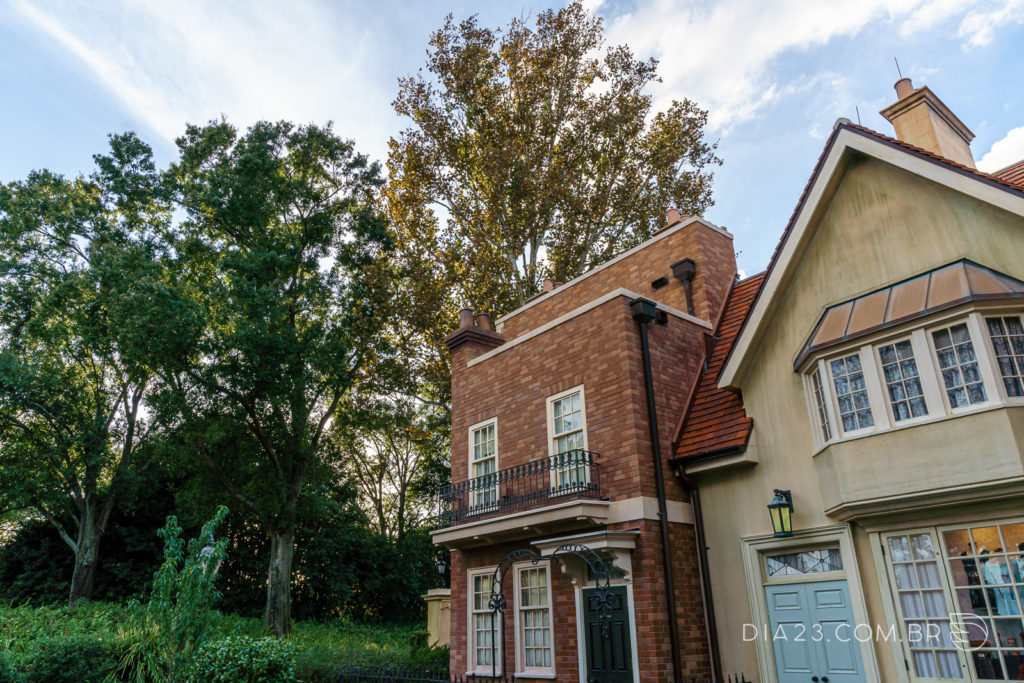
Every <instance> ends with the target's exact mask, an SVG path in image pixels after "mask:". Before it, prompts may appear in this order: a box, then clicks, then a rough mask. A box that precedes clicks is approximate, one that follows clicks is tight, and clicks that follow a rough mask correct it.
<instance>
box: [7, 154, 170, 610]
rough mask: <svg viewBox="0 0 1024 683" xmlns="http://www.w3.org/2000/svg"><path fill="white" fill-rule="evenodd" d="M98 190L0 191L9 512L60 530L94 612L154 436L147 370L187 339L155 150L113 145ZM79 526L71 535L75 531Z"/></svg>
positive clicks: (50, 178) (30, 181) (56, 179)
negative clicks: (106, 543)
mask: <svg viewBox="0 0 1024 683" xmlns="http://www.w3.org/2000/svg"><path fill="white" fill-rule="evenodd" d="M95 160H96V164H97V171H96V172H95V173H94V174H93V175H92V176H91V177H90V178H88V179H86V178H76V179H74V180H67V179H65V178H63V177H61V176H57V175H54V174H52V173H49V172H46V171H41V172H34V173H32V174H30V175H29V177H28V178H27V179H26V180H25V181H23V182H16V183H12V184H10V185H7V186H3V187H0V509H2V508H6V509H20V510H28V511H31V512H32V513H33V514H36V515H39V516H41V517H43V518H45V519H46V520H47V521H49V522H50V523H51V524H52V525H53V526H54V527H55V528H56V529H57V531H58V532H59V534H60V537H61V538H62V539H63V540H64V542H65V543H66V544H67V545H68V546H69V547H70V548H71V550H72V552H73V553H74V556H75V566H74V573H73V575H72V579H71V586H70V591H69V596H68V600H69V604H70V605H71V606H74V605H75V604H77V602H78V601H79V600H81V599H88V597H89V596H90V594H91V593H92V590H93V581H94V576H95V572H96V567H97V563H98V562H99V546H100V541H101V539H102V538H103V534H104V532H105V530H106V528H107V524H108V522H109V519H110V515H111V512H112V510H113V507H114V504H115V502H116V499H117V496H118V492H119V490H120V489H121V487H122V486H123V483H124V480H125V478H126V477H127V476H128V475H129V473H130V472H131V470H132V468H133V466H135V465H136V464H137V463H136V454H137V452H138V451H139V448H140V445H141V444H143V443H144V442H145V441H146V439H147V436H148V434H149V432H150V424H149V421H148V420H147V419H146V418H145V415H144V411H143V405H144V401H145V398H146V396H147V393H148V392H149V391H150V389H151V387H152V378H153V374H152V370H151V368H150V367H149V365H148V359H149V356H150V354H151V353H152V351H153V350H154V349H155V348H156V347H158V346H159V345H160V344H162V343H164V342H166V343H167V344H169V345H171V346H173V345H174V344H176V343H178V342H181V341H184V340H187V339H188V337H189V335H190V331H189V329H187V328H188V323H189V320H190V317H189V316H188V315H187V312H186V311H183V310H180V309H177V308H176V305H175V303H176V302H174V301H172V300H171V299H169V298H168V295H169V293H170V292H171V291H172V290H171V288H170V287H169V286H168V282H167V279H166V278H167V273H166V271H165V270H164V269H163V266H162V261H161V249H160V241H159V240H158V238H157V236H158V234H159V232H160V231H161V230H163V229H164V228H165V227H166V226H167V225H168V223H169V220H170V203H169V201H168V199H167V197H166V194H165V193H164V192H163V190H162V189H161V185H160V181H159V175H158V174H157V172H156V169H155V167H154V165H153V161H152V153H151V150H150V148H149V147H148V146H146V145H145V144H144V143H142V142H141V141H140V140H139V139H138V138H137V137H135V135H133V134H126V135H120V136H114V137H112V138H111V141H110V153H109V154H108V155H103V156H96V157H95ZM69 521H70V523H69Z"/></svg>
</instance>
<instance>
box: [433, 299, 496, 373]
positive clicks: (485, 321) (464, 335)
mask: <svg viewBox="0 0 1024 683" xmlns="http://www.w3.org/2000/svg"><path fill="white" fill-rule="evenodd" d="M444 343H445V344H447V345H448V349H449V350H450V351H451V352H452V374H453V375H454V373H455V365H456V363H462V364H463V366H464V365H465V363H467V362H469V361H470V360H472V359H473V358H476V357H477V356H479V355H480V354H483V353H486V352H488V351H490V350H491V349H493V348H495V347H497V346H501V345H502V344H504V343H505V337H504V336H502V335H500V334H498V333H497V332H495V331H494V330H492V329H491V316H490V315H489V314H487V313H476V314H475V315H474V313H473V310H472V309H470V308H464V309H462V310H461V311H459V326H458V327H457V328H456V329H455V331H454V332H452V333H451V334H449V335H448V336H447V337H445V338H444Z"/></svg>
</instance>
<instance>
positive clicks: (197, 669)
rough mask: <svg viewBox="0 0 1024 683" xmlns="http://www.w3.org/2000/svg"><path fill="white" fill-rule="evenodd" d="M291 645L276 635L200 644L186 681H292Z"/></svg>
mask: <svg viewBox="0 0 1024 683" xmlns="http://www.w3.org/2000/svg"><path fill="white" fill-rule="evenodd" d="M294 659H295V658H294V655H293V653H292V647H291V646H290V645H289V644H288V643H287V642H284V641H281V640H278V639H276V638H251V637H248V636H236V637H230V638H225V639H224V640H218V641H215V642H209V643H206V644H205V645H203V647H201V648H200V649H199V651H198V652H197V653H196V656H195V657H194V658H193V660H192V666H191V668H190V669H189V673H188V676H187V678H186V681H187V682H188V683H292V682H294V681H298V678H296V675H295V661H294Z"/></svg>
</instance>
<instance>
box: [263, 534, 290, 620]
mask: <svg viewBox="0 0 1024 683" xmlns="http://www.w3.org/2000/svg"><path fill="white" fill-rule="evenodd" d="M294 558H295V531H294V530H292V529H275V530H274V531H271V532H270V572H269V575H268V577H267V608H266V610H265V612H264V613H263V626H264V628H267V629H273V632H274V635H276V636H286V635H288V634H289V633H290V632H291V630H292V599H291V586H292V560H293V559H294Z"/></svg>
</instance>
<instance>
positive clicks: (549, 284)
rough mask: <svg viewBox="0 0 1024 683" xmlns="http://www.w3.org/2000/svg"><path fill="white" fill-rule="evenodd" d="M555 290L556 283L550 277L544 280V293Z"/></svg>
mask: <svg viewBox="0 0 1024 683" xmlns="http://www.w3.org/2000/svg"><path fill="white" fill-rule="evenodd" d="M554 290H555V281H554V280H552V279H551V278H549V277H546V278H544V291H545V292H553V291H554Z"/></svg>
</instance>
